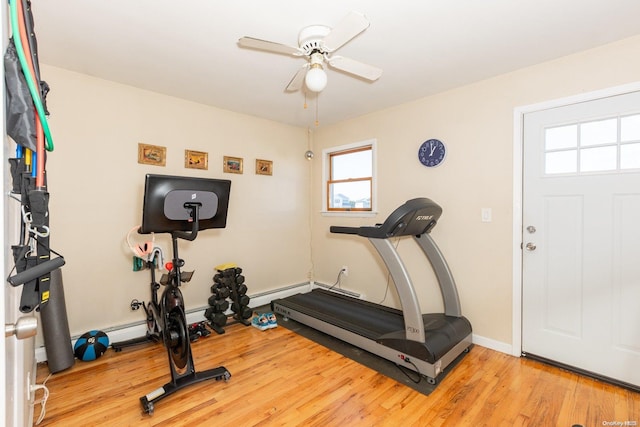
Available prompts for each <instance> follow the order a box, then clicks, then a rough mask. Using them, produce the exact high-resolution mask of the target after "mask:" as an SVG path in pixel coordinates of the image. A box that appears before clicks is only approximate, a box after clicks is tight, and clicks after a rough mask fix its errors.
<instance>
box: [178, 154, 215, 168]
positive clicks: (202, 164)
mask: <svg viewBox="0 0 640 427" xmlns="http://www.w3.org/2000/svg"><path fill="white" fill-rule="evenodd" d="M208 159H209V155H208V154H207V153H205V152H204V151H193V150H184V167H185V168H189V169H209V160H208Z"/></svg>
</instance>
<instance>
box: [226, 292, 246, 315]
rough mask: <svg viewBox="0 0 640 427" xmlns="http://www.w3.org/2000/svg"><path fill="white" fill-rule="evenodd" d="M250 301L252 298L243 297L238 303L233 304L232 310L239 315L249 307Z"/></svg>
mask: <svg viewBox="0 0 640 427" xmlns="http://www.w3.org/2000/svg"><path fill="white" fill-rule="evenodd" d="M249 300H250V298H249V297H248V296H247V295H242V296H241V297H240V298H238V300H237V301H234V302H233V304H231V310H233V311H234V313H239V312H240V311H241V310H242V308H243V307H246V306H248V305H249Z"/></svg>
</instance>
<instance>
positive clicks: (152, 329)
mask: <svg viewBox="0 0 640 427" xmlns="http://www.w3.org/2000/svg"><path fill="white" fill-rule="evenodd" d="M144 263H145V267H146V268H147V269H149V271H150V272H151V282H150V285H149V287H150V290H151V301H149V302H148V303H145V302H144V301H138V300H133V301H131V310H138V309H139V308H140V307H142V309H143V310H144V313H145V316H146V323H147V333H146V334H145V336H142V337H138V338H132V339H129V340H125V341H119V342H114V343H112V344H111V348H112V349H113V350H114V351H116V352H120V351H122V349H123V348H126V347H133V346H137V345H141V344H149V343H154V344H155V343H159V342H161V341H162V317H161V316H160V304H159V302H158V290H159V289H160V284H159V283H158V282H156V268H157V267H158V266H162V263H163V257H162V250H161V249H160V248H157V247H154V248H153V250H152V251H151V253H150V254H148V256H147V260H146V261H144Z"/></svg>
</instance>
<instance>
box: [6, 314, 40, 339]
mask: <svg viewBox="0 0 640 427" xmlns="http://www.w3.org/2000/svg"><path fill="white" fill-rule="evenodd" d="M36 333H38V319H37V318H35V317H33V316H26V317H21V318H19V319H18V321H17V322H16V323H5V324H4V337H5V338H6V337H10V336H11V335H15V336H16V338H17V339H19V340H23V339H25V338H29V337H32V336H34V335H35V334H36Z"/></svg>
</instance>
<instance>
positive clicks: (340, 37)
mask: <svg viewBox="0 0 640 427" xmlns="http://www.w3.org/2000/svg"><path fill="white" fill-rule="evenodd" d="M368 27H369V21H368V20H367V18H366V17H365V16H364V15H363V14H361V13H359V12H356V11H352V12H350V13H349V14H347V16H346V17H345V18H344V19H343V20H342V21H341V22H340V23H339V24H338V25H336V26H335V27H333V28H330V27H327V26H326V25H311V26H308V27H305V28H303V29H302V30H301V31H300V34H299V35H298V45H299V46H298V47H294V46H288V45H285V44H281V43H275V42H271V41H267V40H261V39H256V38H254V37H242V38H241V39H240V40H238V44H239V45H240V46H241V47H246V48H250V49H259V50H265V51H268V52H274V53H280V54H284V55H292V56H301V57H305V58H306V59H307V63H305V64H304V65H303V66H302V68H300V69H299V70H298V72H296V74H295V75H294V76H293V78H292V79H291V81H290V82H289V84H288V85H287V87H286V91H288V92H295V91H297V90H299V89H300V88H302V83H303V82H304V83H305V84H306V86H307V88H308V89H309V90H310V91H312V92H321V91H322V90H323V89H324V88H325V87H326V85H327V74H326V73H325V71H324V65H325V64H328V65H329V67H332V68H335V69H337V70H340V71H344V72H346V73H349V74H352V75H354V76H358V77H361V78H364V79H367V80H370V81H375V80H377V79H378V78H380V76H381V75H382V70H381V69H380V68H377V67H374V66H372V65H368V64H364V63H362V62H359V61H355V60H353V59H349V58H345V57H343V56H337V55H333V52H335V51H336V50H338V49H339V48H340V47H342V46H343V45H345V44H346V43H347V42H348V41H350V40H351V39H353V38H354V37H355V36H357V35H358V34H360V33H361V32H363V31H364V30H366V29H367V28H368Z"/></svg>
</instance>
